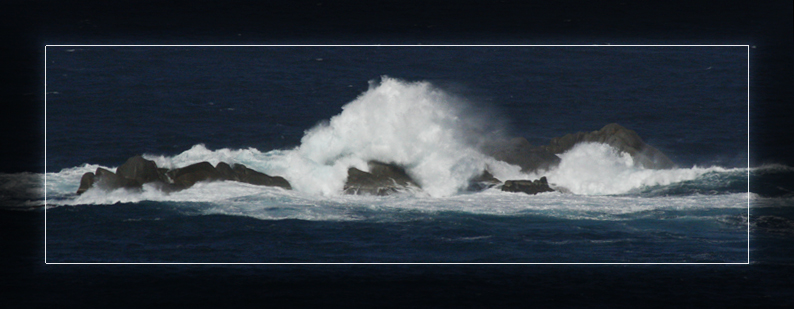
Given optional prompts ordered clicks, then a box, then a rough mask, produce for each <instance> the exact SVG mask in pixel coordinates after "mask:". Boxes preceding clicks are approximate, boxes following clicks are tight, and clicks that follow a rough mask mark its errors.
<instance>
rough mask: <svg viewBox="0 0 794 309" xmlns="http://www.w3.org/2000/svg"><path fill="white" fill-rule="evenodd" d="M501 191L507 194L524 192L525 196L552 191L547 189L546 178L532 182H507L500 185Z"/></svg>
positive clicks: (549, 188)
mask: <svg viewBox="0 0 794 309" xmlns="http://www.w3.org/2000/svg"><path fill="white" fill-rule="evenodd" d="M502 191H507V192H524V193H526V194H531V195H535V194H538V193H541V192H551V191H554V189H552V188H551V187H549V183H548V182H547V181H546V177H545V176H544V177H540V179H536V180H533V181H530V180H508V181H505V183H504V185H502Z"/></svg>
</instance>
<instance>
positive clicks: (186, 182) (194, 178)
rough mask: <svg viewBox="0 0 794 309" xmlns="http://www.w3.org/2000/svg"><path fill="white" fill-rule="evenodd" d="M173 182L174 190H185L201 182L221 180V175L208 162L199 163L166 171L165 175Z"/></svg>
mask: <svg viewBox="0 0 794 309" xmlns="http://www.w3.org/2000/svg"><path fill="white" fill-rule="evenodd" d="M166 174H167V175H168V176H169V177H170V178H171V179H173V181H174V183H173V184H174V185H175V186H176V188H182V189H187V188H190V187H191V186H193V185H194V184H196V183H197V182H201V181H217V180H223V175H222V174H221V173H220V172H218V171H217V170H216V169H215V167H213V166H212V164H210V163H209V162H206V161H204V162H199V163H195V164H191V165H188V166H185V167H183V168H178V169H174V170H170V171H168V173H166Z"/></svg>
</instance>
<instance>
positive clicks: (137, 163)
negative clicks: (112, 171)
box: [116, 156, 166, 184]
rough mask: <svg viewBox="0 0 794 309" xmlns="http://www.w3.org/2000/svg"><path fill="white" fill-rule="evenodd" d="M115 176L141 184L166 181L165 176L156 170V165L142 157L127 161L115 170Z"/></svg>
mask: <svg viewBox="0 0 794 309" xmlns="http://www.w3.org/2000/svg"><path fill="white" fill-rule="evenodd" d="M116 174H117V175H119V176H121V177H124V178H127V179H132V180H135V181H137V182H139V183H142V184H143V183H147V182H152V181H166V177H165V175H164V174H162V173H161V171H159V170H158V168H157V164H156V163H154V161H151V160H146V159H144V158H143V157H142V156H134V157H132V158H129V159H127V162H124V164H122V165H121V166H119V167H118V168H117V169H116Z"/></svg>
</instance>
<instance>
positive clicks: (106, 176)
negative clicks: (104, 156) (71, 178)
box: [84, 167, 142, 190]
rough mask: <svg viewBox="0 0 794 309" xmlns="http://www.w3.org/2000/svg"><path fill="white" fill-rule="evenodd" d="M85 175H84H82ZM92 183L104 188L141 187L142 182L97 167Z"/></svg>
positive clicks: (138, 188)
mask: <svg viewBox="0 0 794 309" xmlns="http://www.w3.org/2000/svg"><path fill="white" fill-rule="evenodd" d="M84 176H85V175H84ZM94 185H95V186H97V187H98V188H102V189H104V190H115V189H119V188H125V189H137V190H140V189H142V187H141V186H142V184H141V183H140V182H138V181H136V180H134V179H127V178H124V177H121V176H119V175H117V174H116V173H113V172H111V171H109V170H106V169H104V168H101V167H100V168H97V169H96V172H95V173H94Z"/></svg>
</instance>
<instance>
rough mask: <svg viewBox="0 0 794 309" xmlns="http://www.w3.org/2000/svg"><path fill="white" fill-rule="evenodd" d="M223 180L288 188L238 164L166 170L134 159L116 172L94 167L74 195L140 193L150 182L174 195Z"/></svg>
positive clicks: (284, 182) (202, 164) (280, 180)
mask: <svg viewBox="0 0 794 309" xmlns="http://www.w3.org/2000/svg"><path fill="white" fill-rule="evenodd" d="M223 180H233V181H239V182H244V183H249V184H254V185H261V186H273V187H281V188H284V189H287V190H289V189H292V187H291V186H290V184H289V182H288V181H287V180H286V179H284V178H282V177H278V176H275V177H273V176H269V175H267V174H264V173H260V172H257V171H255V170H252V169H250V168H248V167H246V166H245V165H242V164H235V165H234V166H229V164H227V163H224V162H220V163H218V164H217V166H215V167H213V166H212V164H210V163H209V162H199V163H196V164H191V165H188V166H185V167H182V168H177V169H172V170H168V169H165V168H158V167H157V164H155V163H154V161H150V160H146V159H144V158H143V157H141V156H134V157H132V158H130V159H128V160H127V162H125V163H124V164H122V165H121V166H119V167H118V168H117V169H116V173H113V172H111V171H109V170H106V169H104V168H97V170H96V172H94V173H85V174H83V177H82V178H81V179H80V187H79V188H78V189H77V194H83V193H84V192H85V191H87V190H88V189H90V188H91V187H97V188H101V189H103V190H115V189H119V188H125V189H131V190H141V189H142V188H143V184H145V183H152V184H154V185H155V186H156V187H157V188H159V189H160V190H162V191H164V192H174V191H179V190H184V189H187V188H190V187H191V186H193V185H194V184H196V183H197V182H202V181H223Z"/></svg>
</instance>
